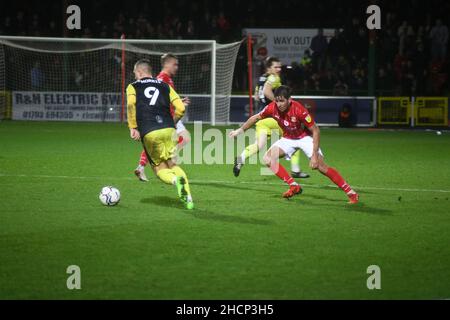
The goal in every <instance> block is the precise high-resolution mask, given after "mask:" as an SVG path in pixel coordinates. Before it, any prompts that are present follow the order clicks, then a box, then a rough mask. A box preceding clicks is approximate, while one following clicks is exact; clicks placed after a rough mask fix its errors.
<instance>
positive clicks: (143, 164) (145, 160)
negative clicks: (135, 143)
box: [139, 150, 148, 166]
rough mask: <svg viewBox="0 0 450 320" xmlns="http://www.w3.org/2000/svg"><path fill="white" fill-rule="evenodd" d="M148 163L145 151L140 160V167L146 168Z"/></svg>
mask: <svg viewBox="0 0 450 320" xmlns="http://www.w3.org/2000/svg"><path fill="white" fill-rule="evenodd" d="M147 163H148V159H147V154H146V153H145V150H144V151H142V153H141V158H140V159H139V165H141V166H145V165H146V164H147Z"/></svg>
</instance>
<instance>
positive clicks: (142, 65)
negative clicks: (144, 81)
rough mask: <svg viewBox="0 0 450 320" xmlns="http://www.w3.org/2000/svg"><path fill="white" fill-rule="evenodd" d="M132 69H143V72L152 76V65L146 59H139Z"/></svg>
mask: <svg viewBox="0 0 450 320" xmlns="http://www.w3.org/2000/svg"><path fill="white" fill-rule="evenodd" d="M134 68H135V69H137V68H144V70H145V72H147V73H149V74H152V64H151V62H150V60H148V59H140V60H138V61H137V62H136V63H135V64H134Z"/></svg>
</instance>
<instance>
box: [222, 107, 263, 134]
mask: <svg viewBox="0 0 450 320" xmlns="http://www.w3.org/2000/svg"><path fill="white" fill-rule="evenodd" d="M261 119H262V118H261V116H260V115H259V113H258V114H255V115H253V116H251V117H250V118H248V119H247V121H246V122H245V123H244V124H243V125H242V126H241V127H240V128H239V129H236V130H233V131H231V132H230V133H229V134H228V136H229V137H230V138H234V137H236V136H238V135H240V134H241V133H244V131H246V130H247V129H249V128H251V127H252V126H253V125H254V124H255V123H256V122H257V121H258V120H261Z"/></svg>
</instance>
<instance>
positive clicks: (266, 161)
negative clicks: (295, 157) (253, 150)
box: [263, 151, 272, 166]
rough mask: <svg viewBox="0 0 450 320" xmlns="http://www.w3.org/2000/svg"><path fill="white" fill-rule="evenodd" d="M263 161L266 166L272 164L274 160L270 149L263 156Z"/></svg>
mask: <svg viewBox="0 0 450 320" xmlns="http://www.w3.org/2000/svg"><path fill="white" fill-rule="evenodd" d="M263 162H264V164H265V165H266V166H270V163H271V162H272V155H271V154H270V152H269V151H267V152H266V154H265V155H264V157H263Z"/></svg>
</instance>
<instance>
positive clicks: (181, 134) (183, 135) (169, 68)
mask: <svg viewBox="0 0 450 320" xmlns="http://www.w3.org/2000/svg"><path fill="white" fill-rule="evenodd" d="M161 66H162V70H161V72H160V73H159V74H158V76H157V78H158V79H159V80H162V81H164V82H165V83H167V84H168V85H169V86H171V87H172V88H173V89H175V84H174V83H173V80H172V77H174V76H175V75H176V74H177V71H178V58H177V57H176V56H174V55H173V54H171V53H166V54H164V55H162V56H161ZM182 101H183V103H184V105H185V106H188V105H189V104H190V100H189V98H187V97H185V98H183V99H182ZM170 113H171V114H172V117H173V115H174V110H173V106H172V105H171V106H170ZM176 130H177V135H178V144H177V147H178V149H181V148H182V147H183V146H185V145H186V144H187V143H189V141H190V140H191V135H190V133H189V131H187V129H186V127H185V126H184V124H183V122H181V120H179V121H178V122H177V123H176ZM147 164H148V159H147V154H146V153H145V150H144V151H142V153H141V157H140V159H139V164H138V166H137V168H136V169H135V170H134V174H135V175H136V177H138V179H139V180H141V181H148V179H147V176H146V175H145V171H144V169H145V166H146V165H147Z"/></svg>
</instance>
